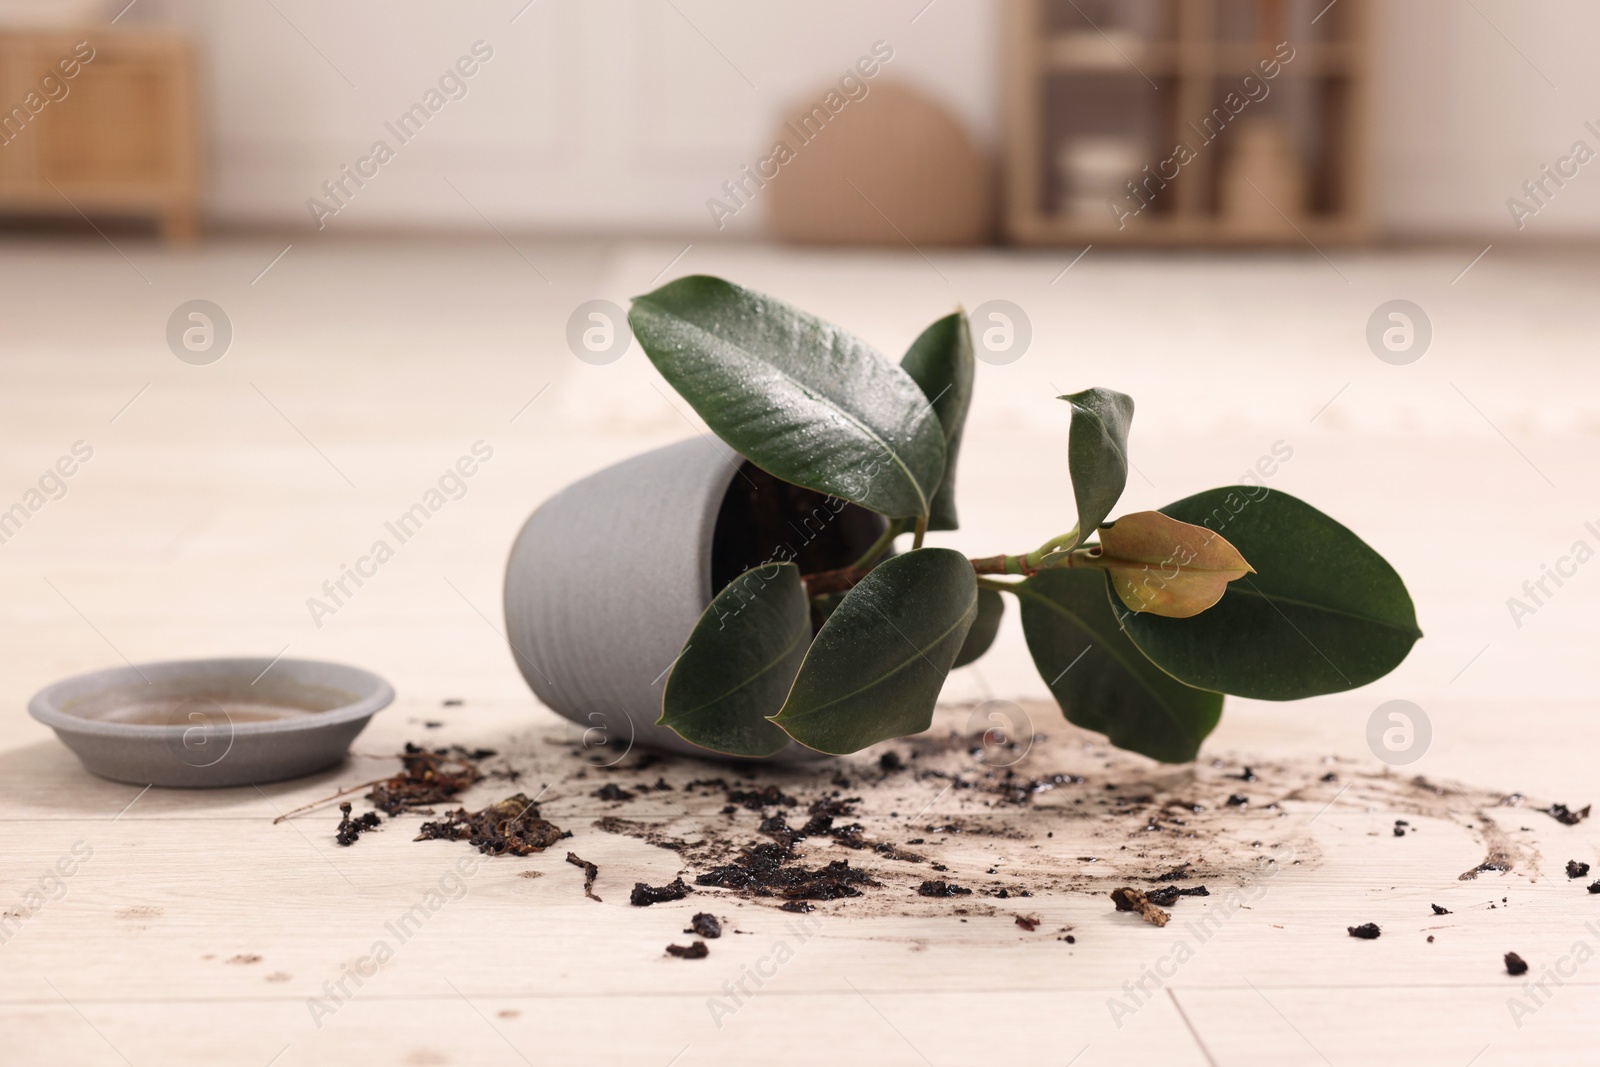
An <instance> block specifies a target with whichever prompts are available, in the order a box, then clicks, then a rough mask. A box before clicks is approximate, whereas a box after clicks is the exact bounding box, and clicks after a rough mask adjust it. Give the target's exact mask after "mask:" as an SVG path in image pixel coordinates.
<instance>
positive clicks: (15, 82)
mask: <svg viewBox="0 0 1600 1067" xmlns="http://www.w3.org/2000/svg"><path fill="white" fill-rule="evenodd" d="M197 140H198V133H197V122H196V113H195V89H194V58H193V53H192V50H191V48H190V46H189V44H188V43H187V42H186V41H185V40H184V39H182V38H179V37H175V36H172V35H169V34H159V33H146V32H132V31H129V32H116V33H107V32H106V31H105V30H104V29H103V28H101V27H95V28H91V29H85V30H83V31H81V32H78V33H70V32H49V33H6V32H0V212H4V213H8V214H27V215H60V214H66V215H69V216H70V215H76V214H78V213H80V212H81V213H82V214H84V215H86V216H88V217H90V218H97V217H101V216H105V215H124V216H147V217H153V218H155V219H157V220H158V221H159V222H160V224H161V227H162V232H163V233H164V234H165V235H166V236H167V237H168V238H169V239H175V240H186V239H189V238H191V237H192V236H193V235H194V232H195V226H196V215H197V207H198V198H199V149H198V144H197Z"/></svg>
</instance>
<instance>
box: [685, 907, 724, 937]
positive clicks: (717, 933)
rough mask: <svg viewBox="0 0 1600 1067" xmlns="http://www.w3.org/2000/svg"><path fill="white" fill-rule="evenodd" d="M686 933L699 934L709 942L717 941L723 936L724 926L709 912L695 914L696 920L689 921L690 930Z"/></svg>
mask: <svg viewBox="0 0 1600 1067" xmlns="http://www.w3.org/2000/svg"><path fill="white" fill-rule="evenodd" d="M684 933H686V934H699V935H700V936H701V937H703V938H705V939H706V940H708V941H715V940H716V939H717V938H719V937H721V936H722V924H721V923H720V922H718V921H717V917H716V916H715V915H713V914H711V913H710V912H709V911H700V912H695V916H694V918H692V919H690V920H689V928H688V929H687V930H685V931H684Z"/></svg>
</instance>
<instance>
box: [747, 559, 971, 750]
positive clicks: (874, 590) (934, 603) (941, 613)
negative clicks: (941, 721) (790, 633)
mask: <svg viewBox="0 0 1600 1067" xmlns="http://www.w3.org/2000/svg"><path fill="white" fill-rule="evenodd" d="M977 613H978V583H977V578H976V577H975V576H974V574H973V573H972V565H971V564H970V563H968V562H967V559H966V557H965V556H963V555H962V554H961V553H959V552H955V551H952V550H951V549H948V548H919V549H917V550H915V551H913V552H907V553H905V554H904V555H901V556H895V557H893V558H891V559H887V560H884V561H883V562H882V563H880V564H879V565H878V566H877V567H875V568H874V569H873V570H872V573H870V574H868V575H867V576H866V577H865V578H863V579H862V580H861V581H860V582H859V583H858V584H857V585H856V586H855V588H853V589H851V590H850V592H849V594H848V595H846V596H845V598H844V600H843V601H841V602H840V604H839V607H838V608H837V609H836V610H835V611H834V613H833V614H832V615H830V616H829V617H828V621H827V622H825V623H823V625H822V629H821V630H819V631H818V632H817V636H816V639H815V640H814V641H812V643H811V648H810V650H809V651H808V652H807V653H806V658H805V662H804V663H803V664H801V666H800V675H799V677H797V678H796V679H795V680H794V688H793V689H791V690H790V691H789V699H788V700H787V701H785V703H784V705H783V710H782V711H781V712H779V713H778V714H777V715H776V716H774V717H773V720H772V721H773V722H775V723H777V724H778V725H779V726H781V727H783V729H784V731H785V732H787V733H788V735H789V736H790V737H792V738H794V739H795V740H796V741H798V742H800V743H801V744H802V745H805V746H807V747H808V748H814V749H817V750H818V751H821V752H831V753H833V754H835V755H843V754H844V753H846V752H855V751H858V750H859V749H863V748H866V747H867V746H868V745H871V744H874V743H876V742H878V741H886V740H888V739H889V738H891V737H904V736H906V735H907V734H915V733H921V732H922V731H923V730H926V729H927V728H928V726H929V725H930V724H931V723H932V722H933V706H934V704H935V703H936V702H937V701H938V699H939V690H940V689H941V688H942V687H943V686H944V680H945V676H946V675H948V674H949V673H950V666H951V664H953V663H954V662H955V658H956V653H957V652H959V651H960V650H961V645H962V642H964V641H965V640H966V637H967V631H968V630H969V629H971V627H972V620H973V619H974V618H975V617H976V615H977Z"/></svg>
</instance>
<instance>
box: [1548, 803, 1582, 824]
mask: <svg viewBox="0 0 1600 1067" xmlns="http://www.w3.org/2000/svg"><path fill="white" fill-rule="evenodd" d="M1591 807H1593V805H1591V804H1585V805H1584V806H1583V807H1581V808H1579V809H1577V810H1576V811H1574V810H1573V809H1571V808H1569V807H1567V806H1566V805H1565V804H1552V805H1550V806H1549V807H1548V808H1535V809H1534V810H1535V811H1542V812H1544V813H1545V814H1546V815H1548V816H1550V817H1551V818H1552V819H1554V820H1555V821H1556V822H1558V823H1560V824H1561V825H1562V826H1576V825H1578V824H1579V823H1580V822H1582V821H1583V820H1585V819H1587V818H1588V817H1589V809H1590V808H1591Z"/></svg>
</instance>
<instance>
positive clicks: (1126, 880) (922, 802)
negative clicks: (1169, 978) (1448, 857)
mask: <svg viewBox="0 0 1600 1067" xmlns="http://www.w3.org/2000/svg"><path fill="white" fill-rule="evenodd" d="M1026 710H1027V713H1028V715H1029V716H1031V718H1032V720H1033V722H1034V723H1035V724H1037V725H1038V726H1039V727H1040V729H1039V730H1038V732H1036V733H1035V734H1034V735H1033V736H1032V738H1031V739H1030V738H1023V739H1018V740H1011V741H1008V742H1006V743H1003V744H986V743H985V739H986V738H987V736H988V735H985V734H980V733H977V732H975V731H973V730H971V729H969V728H968V722H969V719H970V715H971V711H972V709H971V708H967V707H959V706H956V707H944V708H941V709H940V710H939V711H938V712H937V713H936V716H935V719H934V727H933V729H932V730H930V731H928V732H927V733H925V734H922V735H919V736H917V737H911V738H904V739H901V740H898V741H893V742H888V743H885V744H883V745H878V746H875V747H874V748H872V749H870V750H868V751H866V752H862V753H859V754H857V755H855V756H849V757H842V758H837V759H829V760H817V761H813V762H809V763H803V764H799V765H793V766H775V765H768V764H756V763H734V762H729V761H717V760H712V759H695V758H690V757H683V756H673V755H666V754H662V753H658V752H650V751H647V750H644V749H635V750H634V751H632V752H630V753H628V755H627V756H625V757H624V758H623V759H621V760H620V761H618V762H616V763H615V764H613V765H612V766H609V767H596V766H594V765H593V764H591V763H586V762H585V761H584V760H583V759H582V758H581V756H582V754H581V753H580V752H579V751H577V749H576V748H575V747H574V746H573V745H572V744H571V743H570V736H571V735H570V733H565V732H563V731H561V730H560V728H557V727H546V728H540V729H536V730H532V731H529V732H528V733H527V734H524V735H521V736H519V737H514V738H511V739H507V740H505V741H503V742H502V743H501V746H500V747H501V757H502V759H504V760H505V761H506V762H507V763H508V764H509V765H511V766H513V767H517V768H520V770H521V771H522V772H524V773H529V774H531V773H534V772H537V773H538V775H539V780H540V781H542V782H548V787H547V791H546V792H544V793H542V794H541V795H540V798H539V804H538V805H537V806H534V805H532V804H531V802H528V801H527V800H526V798H525V797H515V798H512V799H513V800H515V801H517V803H516V804H515V805H514V806H513V807H512V808H511V809H510V810H501V809H500V808H499V807H498V806H491V807H490V808H486V809H484V810H483V811H481V812H477V813H471V812H466V811H460V812H454V813H451V815H450V816H449V817H448V818H447V819H446V820H445V822H444V824H443V825H439V824H435V825H436V826H438V831H437V835H438V836H451V837H465V838H467V839H468V840H474V843H477V844H479V845H480V847H483V844H485V843H487V844H489V846H490V847H489V848H488V849H486V851H491V852H498V851H502V850H504V851H513V852H518V853H519V854H525V853H522V852H521V847H527V846H530V845H531V846H537V847H547V845H548V844H553V843H554V840H553V839H554V835H555V833H556V832H557V831H556V830H555V827H556V826H559V827H564V828H568V829H570V830H572V831H576V832H579V833H584V832H599V833H604V834H611V835H616V836H620V837H627V838H632V839H636V840H638V841H641V842H644V843H646V844H648V845H650V846H653V847H655V848H659V849H662V850H664V851H666V852H669V853H672V854H673V855H674V856H675V857H676V859H677V861H678V863H679V869H678V871H677V872H676V873H677V878H678V879H679V880H680V881H678V882H676V883H675V884H673V885H670V886H668V887H665V888H667V889H672V890H674V891H675V890H676V888H677V886H678V885H681V886H682V888H683V890H684V892H685V894H687V893H694V894H707V899H706V900H705V901H704V903H710V901H711V900H713V899H717V898H726V897H727V896H734V897H738V898H741V899H742V900H744V901H745V902H747V903H749V904H752V905H757V906H764V907H772V908H781V909H783V910H786V911H793V912H805V911H812V910H819V911H820V910H838V909H845V910H848V911H849V912H850V913H851V914H857V915H926V914H930V913H937V912H944V913H956V914H960V915H963V916H969V915H970V916H975V915H992V914H1014V912H1012V911H1007V910H1005V909H1007V908H1011V909H1014V908H1016V907H1017V906H1018V905H1017V904H1014V903H1013V904H1009V905H1007V904H1005V903H1003V902H1005V901H1008V900H1013V899H1015V898H1019V897H1043V896H1048V895H1055V894H1086V895H1093V896H1098V897H1100V898H1101V899H1103V900H1104V899H1106V898H1107V896H1108V895H1109V894H1111V893H1112V891H1113V890H1118V889H1123V890H1127V891H1128V894H1125V899H1127V900H1129V901H1130V902H1132V900H1133V896H1132V895H1129V894H1139V895H1141V896H1142V898H1143V901H1144V902H1148V904H1149V906H1150V907H1151V908H1159V907H1162V906H1165V907H1171V906H1173V904H1174V903H1178V898H1179V896H1191V895H1194V896H1198V895H1202V894H1204V893H1205V892H1206V890H1205V889H1204V888H1201V887H1203V886H1204V885H1208V884H1209V885H1210V886H1211V891H1212V892H1220V891H1222V890H1225V889H1227V888H1229V887H1235V886H1243V885H1248V884H1252V883H1254V882H1256V881H1258V880H1259V879H1260V878H1261V877H1262V874H1263V872H1264V871H1266V870H1269V869H1272V868H1273V867H1274V866H1276V867H1277V868H1278V869H1282V868H1284V867H1289V866H1294V867H1301V868H1303V869H1314V868H1316V867H1317V866H1319V865H1320V864H1321V862H1322V859H1323V857H1322V853H1321V851H1320V849H1319V848H1318V845H1317V831H1318V830H1319V829H1325V827H1318V826H1317V822H1318V820H1320V819H1330V820H1331V819H1334V818H1337V817H1340V816H1344V817H1352V816H1353V817H1358V818H1370V817H1371V816H1372V815H1373V814H1374V813H1381V814H1383V815H1385V816H1387V818H1388V820H1393V821H1394V822H1395V824H1396V825H1399V826H1406V827H1410V828H1411V829H1412V832H1415V830H1416V829H1419V828H1423V827H1426V826H1427V825H1428V820H1437V821H1438V822H1443V823H1449V824H1452V825H1454V826H1458V827H1460V828H1462V829H1463V830H1465V831H1466V832H1468V833H1469V834H1471V835H1472V837H1473V838H1474V839H1475V840H1476V841H1477V842H1478V844H1479V846H1480V847H1481V848H1482V850H1483V853H1482V854H1483V859H1482V861H1481V862H1480V863H1478V864H1476V865H1475V866H1473V867H1471V868H1469V869H1468V870H1466V871H1463V872H1461V874H1460V878H1462V879H1470V878H1475V877H1478V876H1479V875H1480V874H1482V873H1485V872H1517V873H1518V874H1521V875H1523V876H1526V877H1528V878H1530V879H1537V878H1538V876H1539V858H1540V857H1539V851H1538V848H1537V847H1536V845H1535V843H1534V833H1533V832H1532V831H1531V830H1530V829H1529V828H1528V827H1526V826H1524V825H1522V824H1523V823H1526V822H1528V821H1530V816H1529V815H1528V814H1527V813H1528V812H1534V811H1546V812H1547V813H1548V809H1549V808H1550V807H1551V806H1552V805H1550V804H1535V802H1533V801H1530V800H1526V799H1525V798H1523V797H1522V796H1521V795H1520V794H1518V793H1503V792H1497V791H1493V790H1488V789H1483V788H1480V787H1476V786H1470V785H1466V784H1462V783H1455V782H1446V781H1443V780H1437V779H1427V778H1423V777H1420V776H1415V775H1407V774H1404V773H1397V772H1395V771H1394V770H1392V769H1389V768H1386V767H1382V766H1381V765H1379V764H1377V763H1376V762H1375V761H1373V760H1370V759H1363V760H1355V759H1349V758H1339V757H1331V756H1330V757H1321V758H1314V757H1313V758H1294V759H1281V758H1261V757H1260V756H1258V755H1254V754H1250V755H1244V754H1239V755H1234V754H1224V753H1220V752H1216V751H1210V752H1207V753H1206V754H1205V755H1204V757H1203V758H1202V759H1201V760H1200V761H1198V762H1197V763H1194V764H1189V765H1185V766H1181V767H1173V766H1169V765H1164V764H1159V763H1155V762H1153V761H1151V760H1148V759H1145V758H1144V757H1141V756H1138V755H1134V754H1132V753H1128V752H1124V751H1121V750H1118V749H1115V748H1112V747H1111V746H1109V745H1107V744H1106V743H1105V742H1104V741H1103V740H1102V739H1101V738H1099V737H1098V735H1094V734H1090V733H1087V732H1085V731H1081V730H1078V729H1076V728H1074V727H1072V726H1071V725H1069V724H1067V723H1066V722H1064V721H1063V720H1062V719H1061V716H1060V712H1059V711H1058V710H1057V709H1056V708H1055V707H1054V706H1052V705H1044V704H1035V705H1028V706H1027V708H1026ZM436 751H437V750H436ZM412 754H413V755H415V753H412ZM430 755H432V753H430ZM451 755H455V753H454V752H452V753H451ZM435 759H438V757H437V756H435ZM416 762H417V763H418V764H419V766H418V767H417V768H416V770H418V771H423V772H426V771H428V770H435V772H436V768H435V767H430V766H428V762H429V761H426V760H417V761H416ZM440 762H442V760H441V761H440ZM413 773H415V771H413ZM486 786H487V783H484V784H483V785H479V786H477V787H476V789H475V790H474V795H475V796H476V795H478V794H480V793H481V792H482V791H483V790H484V789H485V787H486ZM419 791H420V790H419ZM503 803H505V804H510V801H506V802H503ZM524 803H527V804H528V805H529V807H530V808H531V810H528V811H523V812H522V813H521V815H522V817H523V818H526V819H527V823H526V824H523V823H522V821H521V819H518V818H515V816H517V815H518V809H520V808H521V807H522V805H523V804H524ZM541 809H542V817H541ZM1559 810H1561V811H1567V810H1569V809H1566V808H1564V807H1563V808H1560V809H1559ZM507 816H512V817H513V818H511V819H508V818H507ZM528 816H531V818H527V817H528ZM1395 816H1400V819H1394V817H1395ZM1574 816H1575V817H1576V813H1574ZM544 818H547V819H549V820H550V822H549V823H543V819H544ZM1538 818H1539V820H1540V823H1541V825H1543V826H1545V827H1550V828H1551V829H1552V830H1554V831H1555V832H1557V833H1559V832H1561V828H1560V827H1559V826H1556V825H1555V824H1554V823H1552V822H1551V821H1550V820H1549V819H1548V818H1547V817H1546V816H1545V815H1540V816H1539V817H1538ZM1558 821H1559V820H1558ZM541 823H543V825H540V824H541ZM486 824H487V825H486ZM508 824H510V825H508ZM507 830H510V831H512V832H511V833H507V832H506V831H507ZM485 831H488V832H485ZM518 831H521V832H518ZM530 831H531V832H530ZM1546 832H1548V831H1546ZM1384 836H1385V837H1386V838H1387V837H1388V834H1387V832H1385V835H1384ZM1395 836H1396V839H1400V835H1398V834H1397V835H1395ZM529 838H531V840H528V839H529ZM508 839H509V841H510V842H511V843H512V844H511V847H509V848H508V847H506V846H507V844H508ZM1397 847H1405V846H1404V845H1398V846H1397ZM532 850H533V848H529V851H532ZM574 865H576V866H583V867H585V868H586V864H584V863H583V862H582V861H576V862H575V864H574ZM1452 873H1453V872H1452ZM669 877H670V876H669ZM630 881H631V879H630ZM590 884H591V886H592V881H591V883H590ZM1180 885H1181V886H1182V887H1184V888H1178V886H1180ZM940 887H944V888H943V890H942V891H940ZM951 887H956V888H955V889H954V890H952V888H951ZM1136 887H1142V888H1136ZM586 888H587V887H586ZM640 890H644V891H646V892H645V893H643V894H640V892H639V891H640ZM963 891H969V892H963ZM591 892H592V889H591ZM635 892H636V894H637V895H640V896H641V899H640V900H637V901H634V902H635V903H642V902H643V899H642V898H643V897H645V896H654V895H655V894H656V893H658V892H660V890H657V889H653V888H652V887H651V886H648V885H643V884H641V885H640V886H639V887H636V890H635ZM661 899H672V898H667V897H663V898H661ZM652 902H653V901H652ZM702 906H703V905H702ZM1178 906H1179V907H1180V908H1181V907H1183V906H1184V905H1183V904H1182V903H1178ZM1108 910H1109V909H1108ZM1137 910H1139V911H1140V912H1141V913H1142V912H1143V911H1144V909H1143V908H1138V909H1137Z"/></svg>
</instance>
